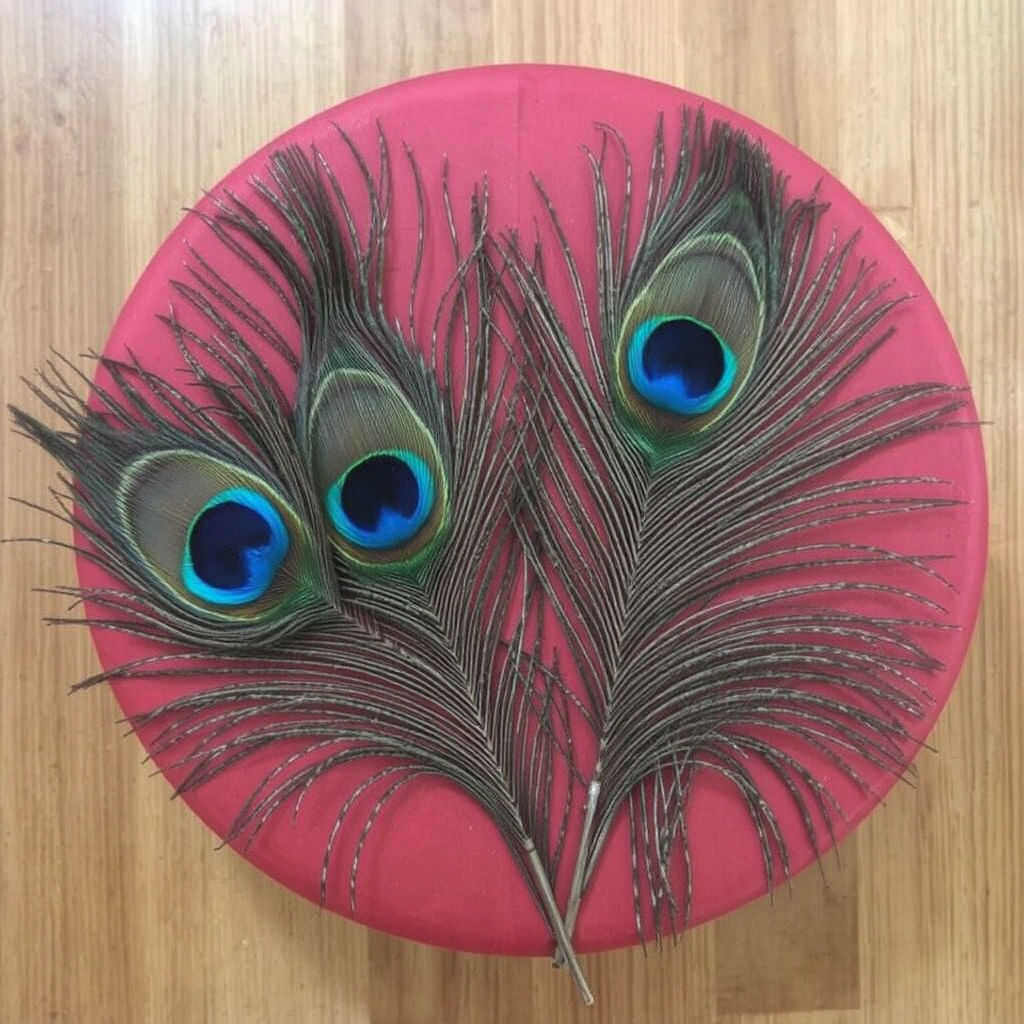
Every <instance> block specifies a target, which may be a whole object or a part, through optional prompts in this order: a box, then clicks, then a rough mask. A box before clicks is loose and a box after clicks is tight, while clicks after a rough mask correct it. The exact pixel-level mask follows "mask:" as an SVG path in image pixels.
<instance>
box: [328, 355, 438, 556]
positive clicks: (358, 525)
mask: <svg viewBox="0 0 1024 1024" xmlns="http://www.w3.org/2000/svg"><path fill="white" fill-rule="evenodd" d="M310 438H311V441H312V462H313V475H314V479H315V480H316V484H317V488H318V491H319V493H320V495H321V500H322V501H323V504H324V509H325V512H326V514H327V520H328V522H329V523H330V525H331V526H332V527H333V533H332V537H333V540H334V545H335V547H336V548H337V549H338V551H339V552H340V553H341V554H342V555H343V556H345V557H346V558H347V559H348V560H349V561H350V562H352V563H353V564H354V565H355V566H356V567H357V568H366V569H372V568H374V567H387V568H390V569H401V568H403V567H405V568H410V569H411V568H414V567H415V566H418V565H419V564H420V563H421V561H422V559H423V558H424V557H426V556H427V555H428V554H429V553H430V552H431V551H432V550H434V542H435V541H436V540H437V539H438V537H439V536H440V535H441V533H442V531H443V529H444V526H445V524H446V522H447V519H448V511H449V510H448V477H447V473H446V471H445V466H444V463H443V461H442V459H441V454H440V451H439V448H438V444H437V441H436V440H435V438H434V435H433V433H432V432H431V430H429V429H428V428H427V426H426V424H425V423H424V421H423V419H422V418H421V417H420V416H419V415H418V414H417V412H416V411H415V409H414V408H413V407H412V405H411V404H410V403H409V401H408V400H407V399H406V397H405V395H404V394H403V392H402V391H401V390H400V389H399V388H398V387H397V386H396V385H395V384H394V383H393V382H392V381H391V380H389V379H388V378H387V377H385V376H383V375H382V374H378V373H373V372H371V371H368V370H358V369H341V370H334V371H332V372H330V373H329V374H328V375H327V376H326V377H325V379H324V381H323V382H322V384H321V385H320V387H319V389H318V391H317V394H316V397H315V400H314V402H313V403H312V407H311V413H310Z"/></svg>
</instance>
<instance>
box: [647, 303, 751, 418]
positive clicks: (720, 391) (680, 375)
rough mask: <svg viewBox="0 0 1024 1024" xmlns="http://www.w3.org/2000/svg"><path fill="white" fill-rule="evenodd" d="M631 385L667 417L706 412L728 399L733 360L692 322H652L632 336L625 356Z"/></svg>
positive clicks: (683, 319)
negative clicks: (677, 414) (666, 411)
mask: <svg viewBox="0 0 1024 1024" xmlns="http://www.w3.org/2000/svg"><path fill="white" fill-rule="evenodd" d="M627 364H628V370H629V377H630V381H631V383H632V384H633V386H634V387H635V388H636V389H637V391H638V392H639V393H640V394H641V395H642V396H643V397H644V398H645V399H647V401H648V402H650V403H651V404H652V405H655V406H657V407H658V408H660V409H666V410H668V411H669V412H675V413H680V414H683V415H691V416H692V415H698V414H700V413H705V412H709V411H710V410H711V409H713V408H714V407H715V406H716V405H718V403H719V402H721V400H722V399H723V398H725V396H726V395H727V394H728V393H729V389H730V388H731V387H732V383H733V381H734V380H735V377H736V359H735V357H734V356H733V354H732V352H731V351H730V349H729V347H728V345H726V344H725V342H724V341H723V340H722V338H721V337H720V336H719V335H718V334H717V333H716V331H715V330H714V329H713V328H712V327H709V326H708V325H707V324H705V323H703V322H702V321H700V320H695V319H694V318H693V317H686V316H681V317H654V318H652V319H650V320H645V321H644V322H643V323H642V324H641V325H640V326H639V327H638V328H637V330H636V331H635V332H634V334H633V337H632V339H631V341H630V345H629V350H628V354H627Z"/></svg>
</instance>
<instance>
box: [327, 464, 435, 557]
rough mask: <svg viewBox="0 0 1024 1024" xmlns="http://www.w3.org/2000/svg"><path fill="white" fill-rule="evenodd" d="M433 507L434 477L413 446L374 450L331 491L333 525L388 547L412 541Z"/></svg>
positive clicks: (358, 539)
mask: <svg viewBox="0 0 1024 1024" xmlns="http://www.w3.org/2000/svg"><path fill="white" fill-rule="evenodd" d="M433 507H434V479H433V477H432V475H431V473H430V469H429V467H428V466H427V464H426V463H425V462H424V461H423V459H421V458H420V457H419V456H418V455H416V454H414V453H413V452H410V451H405V450H401V449H396V450H392V451H381V452H374V453H372V454H371V455H368V456H366V457H365V458H363V459H361V460H360V461H359V462H357V463H355V464H354V465H352V466H350V467H349V468H348V469H347V470H346V471H345V473H343V474H342V476H341V477H340V478H339V479H338V480H337V481H336V482H335V484H334V486H333V487H331V489H330V491H329V492H328V494H327V511H328V514H329V516H330V518H331V522H332V523H333V524H334V526H335V529H337V531H338V532H339V533H340V534H341V535H342V536H343V537H344V538H345V539H346V540H348V541H351V542H352V543H353V544H355V545H356V546H358V547H361V548H371V549H377V550H380V549H386V548H393V547H398V546H399V545H401V544H404V543H405V542H406V541H408V540H411V539H412V538H413V537H414V536H415V535H416V534H417V533H418V532H419V531H420V529H421V528H422V526H423V524H424V523H425V522H426V521H427V519H428V518H429V517H430V513H431V510H432V509H433Z"/></svg>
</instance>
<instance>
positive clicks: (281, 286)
mask: <svg viewBox="0 0 1024 1024" xmlns="http://www.w3.org/2000/svg"><path fill="white" fill-rule="evenodd" d="M338 132H339V137H340V140H341V148H342V149H343V151H344V152H345V153H346V154H347V156H348V157H349V158H350V159H348V160H347V161H346V162H345V166H344V168H343V169H339V168H337V167H335V166H334V165H333V164H332V162H331V161H329V160H328V159H327V158H326V156H325V155H324V154H323V152H322V151H321V150H320V149H318V148H317V147H315V146H314V147H311V148H310V149H309V150H308V151H307V150H304V149H300V148H297V147H289V148H287V149H284V150H281V151H279V152H276V153H275V154H273V155H272V156H271V157H270V160H269V164H268V172H267V176H266V177H264V178H257V179H254V180H253V181H252V182H251V185H252V190H251V196H250V197H247V198H243V197H241V196H239V195H237V194H233V193H224V194H220V195H217V196H215V197H213V198H212V199H211V201H210V202H209V203H208V204H206V206H205V207H204V208H203V209H202V210H201V211H199V212H198V213H197V216H199V217H200V218H201V219H202V220H203V222H204V223H205V225H206V227H207V228H208V229H209V230H210V232H211V233H212V235H213V236H214V237H215V239H216V240H217V241H218V242H219V243H220V244H221V245H223V246H224V247H226V249H227V251H228V252H229V253H230V254H231V256H232V258H233V259H234V260H235V261H237V265H238V267H239V268H241V269H242V270H243V271H244V273H243V276H245V275H246V274H248V275H253V274H254V275H256V280H258V281H259V282H260V283H261V285H262V286H263V288H264V290H265V291H267V292H268V293H269V294H270V295H271V296H272V297H273V300H274V301H275V302H276V303H277V304H279V305H280V306H281V307H282V308H283V309H284V310H286V311H287V316H288V319H289V320H290V321H291V322H292V323H294V325H295V331H296V334H297V336H298V338H299V342H300V344H299V351H298V354H297V356H296V355H295V354H294V353H293V350H292V346H291V345H290V344H289V338H288V337H286V336H285V334H284V333H282V332H281V331H280V330H279V329H278V328H277V327H275V325H274V321H273V318H272V317H270V316H269V315H268V314H267V311H266V309H262V308H258V307H257V305H255V304H254V303H253V302H252V301H251V300H250V299H249V298H247V296H246V295H245V294H244V291H243V289H241V288H239V287H237V286H236V285H235V284H233V283H231V281H229V280H228V276H226V275H224V274H223V273H220V272H218V271H217V270H216V269H215V268H214V267H213V265H212V264H211V263H210V262H209V261H208V260H206V259H205V258H204V257H203V256H202V255H201V253H200V252H199V251H193V252H192V254H191V256H192V258H191V260H190V261H189V264H188V266H189V268H190V269H189V274H188V277H187V278H186V279H183V280H181V281H178V282H176V283H175V285H174V287H175V292H176V295H177V296H178V297H179V298H180V300H181V307H180V309H179V310H177V311H174V310H172V312H171V313H170V315H168V316H167V317H166V318H165V327H166V328H167V332H166V333H165V334H164V335H163V337H164V338H165V339H166V343H168V344H176V345H177V348H178V350H179V352H180V355H181V362H182V363H183V365H184V368H185V370H186V375H187V378H188V380H187V385H184V386H182V387H181V388H175V387H172V385H170V384H169V383H167V382H166V381H165V380H164V379H162V378H161V377H159V376H157V375H156V374H154V373H152V372H150V371H148V370H147V369H145V368H144V366H143V365H142V364H141V363H140V362H139V361H133V362H131V363H129V364H121V363H116V362H113V361H111V360H109V359H102V360H101V361H100V362H101V369H102V371H103V373H104V374H105V379H106V381H107V382H106V383H103V382H99V383H97V384H96V385H95V386H94V387H93V389H92V396H91V399H89V400H87V401H82V400H80V399H79V398H77V397H75V388H74V387H72V386H71V384H72V382H71V381H69V380H68V370H67V368H66V367H63V366H61V365H58V364H54V365H53V366H51V367H50V369H49V370H48V371H45V372H44V373H42V374H41V376H40V378H39V380H38V381H37V382H36V383H34V384H32V385H31V387H32V390H33V391H34V393H35V395H36V396H37V397H38V398H39V399H40V400H41V401H42V402H43V404H44V405H46V406H48V407H49V408H50V410H51V411H52V412H54V413H55V414H56V415H57V416H58V417H59V418H60V419H61V420H62V426H61V429H54V428H51V427H48V426H45V425H44V424H43V423H42V422H41V421H40V420H38V419H36V418H35V417H33V416H31V415H29V414H27V413H25V412H22V411H20V410H14V412H13V415H14V418H15V422H16V424H17V426H18V428H19V429H20V430H21V431H22V433H24V434H25V435H27V436H28V437H30V438H31V439H33V440H34V441H36V442H37V443H38V444H40V445H41V446H42V447H43V448H44V449H45V450H46V451H48V452H49V453H50V454H51V455H53V456H54V457H55V458H56V459H57V460H58V461H59V462H60V463H61V464H62V465H63V466H64V468H65V469H66V470H67V472H68V473H69V474H70V481H69V487H70V500H69V499H61V500H60V502H59V505H58V508H57V510H56V514H57V515H58V516H59V517H60V518H61V519H62V520H63V521H65V522H66V523H69V524H70V525H72V526H73V527H75V528H76V529H77V530H78V531H79V535H80V537H81V540H82V546H81V549H80V550H81V551H82V553H83V554H85V555H86V556H87V557H89V558H91V559H93V560H94V561H95V562H96V563H97V564H98V565H99V566H100V567H101V568H102V569H103V570H105V571H106V573H108V574H109V576H111V577H113V578H114V579H115V580H117V581H119V584H120V585H123V588H124V589H123V590H109V589H99V588H85V589H82V590H79V591H77V592H76V596H78V597H80V598H82V599H84V600H85V601H87V602H88V603H89V604H90V605H91V606H92V607H93V608H95V609H98V614H97V615H96V616H94V617H92V618H91V619H90V620H89V621H91V622H93V623H94V624H99V625H104V626H109V627H110V628H115V629H124V630H129V631H132V632H135V633H139V634H141V635H142V636H144V637H146V638H148V639H152V640H154V641H164V642H171V643H172V644H173V645H174V647H173V649H172V650H170V651H167V652H165V653H156V654H154V655H152V656H150V657H147V658H144V659H142V660H139V661H135V662H133V663H130V664H126V665H121V666H118V667H114V668H112V669H110V670H109V671H105V672H103V673H100V674H98V675H96V676H93V677H91V678H90V679H88V680H84V681H83V682H82V683H81V684H80V686H89V685H93V684H95V683H98V682H100V681H102V680H107V679H119V680H138V681H142V680H145V679H152V678H154V677H158V676H163V677H174V678H179V679H182V680H188V679H190V678H196V679H198V678H202V680H203V685H201V686H188V687H185V688H183V692H182V693H181V695H180V696H178V697H176V698H174V699H172V700H170V701H167V702H165V703H163V704H161V705H159V706H157V707H154V708H152V709H151V710H150V711H149V712H148V713H146V714H144V715H141V716H139V717H138V718H137V719H135V720H134V721H133V723H132V724H133V725H134V726H135V727H136V728H138V729H145V730H146V734H147V738H148V739H149V747H150V750H151V752H152V753H154V754H156V755H158V756H159V755H171V756H175V755H176V761H175V765H176V767H177V768H178V769H180V770H182V771H183V781H182V782H181V783H180V784H179V785H178V792H188V791H190V790H192V789H194V788H195V787H197V786H200V785H202V784H204V783H206V782H208V781H209V780H211V779H213V778H215V777H217V776H218V775H220V774H221V773H223V772H227V771H229V770H230V769H231V767H232V766H233V765H236V764H238V763H239V762H242V761H244V760H245V759H246V758H248V757H250V756H252V755H255V754H257V753H260V752H262V751H266V750H268V749H270V750H280V751H281V752H282V753H281V755H280V758H279V759H278V761H277V763H276V764H275V765H274V766H273V768H272V769H271V770H270V771H269V772H268V773H267V774H266V776H265V777H264V778H263V779H262V781H261V783H260V785H259V786H258V787H257V788H256V790H255V791H254V792H252V793H251V794H249V796H248V798H247V799H246V800H245V802H244V805H243V806H242V807H241V809H240V810H239V813H238V815H237V817H236V820H235V823H234V826H233V828H232V829H231V831H230V833H229V835H228V836H227V839H228V840H236V839H237V840H240V841H244V842H245V843H251V842H252V841H253V840H254V839H255V838H256V836H257V835H258V834H259V832H260V830H261V829H262V828H263V827H264V826H265V824H266V823H267V822H268V821H269V820H270V818H271V817H272V816H273V815H275V814H276V813H277V812H278V811H279V810H280V809H281V808H284V807H287V806H293V807H295V808H297V807H298V806H299V805H300V804H301V802H302V800H303V799H304V797H305V794H306V793H307V792H308V791H309V790H310V789H311V788H312V787H313V786H314V785H315V784H316V783H317V782H318V781H320V780H322V779H325V778H327V777H328V776H329V775H330V773H331V772H332V770H333V769H336V768H339V767H340V766H342V765H346V764H350V763H352V762H356V761H358V762H364V763H365V764H366V775H365V778H364V780H363V782H362V783H361V784H360V785H358V786H357V787H356V789H355V790H354V792H351V794H350V795H349V796H347V798H346V799H345V800H344V802H343V803H342V804H341V806H339V808H338V812H337V818H336V820H335V822H334V826H333V828H332V829H331V831H330V836H329V839H328V841H327V844H326V848H325V851H324V857H323V863H322V874H321V899H322V900H323V901H326V900H327V899H328V895H329V890H330V887H331V886H332V884H333V883H332V873H333V865H332V853H333V851H334V849H335V843H336V840H337V837H338V835H339V833H340V831H341V829H342V827H343V826H344V825H345V824H346V823H347V822H348V821H349V819H350V818H354V817H359V816H361V818H362V827H361V830H360V832H359V840H358V843H357V844H356V847H355V854H354V856H353V859H352V862H351V864H350V866H349V886H348V888H349V899H350V901H351V903H352V904H353V905H354V903H355V898H356V877H357V869H358V865H359V856H360V853H361V851H362V849H363V847H364V844H365V842H366V839H367V836H368V834H369V832H370V829H371V828H372V826H373V824H374V823H375V822H376V820H377V818H378V816H379V814H380V812H381V810H382V809H383V807H384V806H385V805H386V804H387V802H388V801H389V800H390V799H391V797H393V796H394V795H395V794H396V793H397V792H398V791H399V790H401V788H402V787H403V786H405V785H407V784H408V783H409V782H410V781H412V780H415V779H419V778H423V777H425V776H436V777H440V778H442V779H444V780H447V781H448V782H450V783H451V784H453V785H455V786H457V787H459V788H460V789H461V790H463V791H464V792H466V793H467V794H469V796H470V797H472V798H473V799H474V800H475V801H476V802H477V803H478V804H479V805H480V806H481V807H482V808H483V809H484V810H485V811H486V812H487V813H488V814H489V815H490V817H491V819H492V820H493V822H494V824H495V826H496V827H497V829H498V830H499V832H500V833H501V835H502V838H503V840H504V842H505V844H506V845H507V847H508V849H509V852H510V855H511V856H512V858H513V860H514V862H515V864H516V865H517V867H518V868H519V870H520V871H521V873H522V876H523V879H524V882H525V884H526V885H527V886H528V887H529V891H530V893H531V895H532V896H533V898H534V900H535V901H536V903H537V905H538V908H539V910H540V912H541V913H542V915H543V917H544V920H545V921H546V923H547V925H548V927H549V928H550V930H551V932H552V934H553V935H554V937H555V939H556V942H557V943H558V944H559V946H560V947H564V948H563V949H562V955H563V956H565V957H567V958H568V959H569V961H570V964H571V965H572V969H573V972H574V976H575V978H576V980H577V982H578V984H579V987H580V989H581V991H582V992H583V994H584V996H585V998H586V999H587V1000H588V1001H589V999H590V996H589V992H588V991H587V988H586V983H585V981H584V979H583V977H582V974H581V973H580V971H579V967H578V965H577V964H576V961H575V957H574V955H573V953H572V950H571V948H570V947H569V945H568V937H567V935H566V933H565V931H564V929H563V927H562V921H561V916H560V913H559V911H558V908H557V906H556V903H555V898H554V895H553V892H552V887H551V879H552V878H553V877H554V875H555V873H556V872H557V869H558V863H559V860H560V857H561V846H562V835H563V833H564V831H565V822H566V816H567V813H568V807H569V797H568V795H567V794H566V793H565V792H564V790H565V786H566V783H565V782H564V781H559V782H557V783H556V777H557V776H559V773H560V770H556V767H555V764H556V761H559V762H567V761H568V760H569V759H570V740H569V734H568V714H569V711H568V707H569V702H568V697H567V695H566V693H565V691H564V688H563V687H562V686H561V684H560V682H559V681H558V680H557V678H556V677H555V676H554V675H553V674H552V673H550V672H548V671H546V670H544V668H543V666H542V665H541V663H540V655H539V652H540V649H541V645H542V643H543V636H542V634H541V631H540V627H539V626H537V625H536V624H535V623H539V622H541V621H542V620H543V618H544V615H543V605H544V601H545V590H544V588H543V587H542V586H541V585H540V583H539V582H538V581H537V580H536V578H535V576H534V574H533V572H532V569H531V567H530V565H529V564H528V563H527V562H526V560H525V559H524V558H523V557H522V553H521V551H520V550H519V548H518V546H517V544H516V538H517V536H518V535H519V533H521V532H526V533H529V527H524V526H522V524H519V523H518V520H519V519H520V517H521V515H522V511H523V506H524V500H523V496H522V493H521V486H520V477H521V466H522V465H523V464H525V463H528V462H529V461H530V460H531V459H532V458H534V457H535V452H534V451H533V448H534V447H535V446H533V445H532V444H531V441H530V436H529V431H528V430H527V424H528V423H529V422H530V421H531V419H532V413H531V410H530V396H529V395H528V394H526V393H525V392H524V391H523V389H522V387H521V385H520V383H519V382H518V381H517V379H516V375H515V373H514V370H515V366H514V360H512V359H510V358H509V357H508V356H507V354H505V349H506V347H507V346H506V345H505V344H503V343H500V342H501V339H499V338H497V336H496V329H495V327H494V317H493V312H494V307H495V304H496V299H495V289H494V287H493V279H492V273H491V268H490V265H489V261H488V260H487V259H486V258H485V257H484V255H483V254H484V240H485V237H486V221H487V192H486V186H485V187H483V188H482V189H479V188H478V189H477V191H476V193H475V194H474V196H473V197H472V201H471V204H470V235H471V239H470V243H469V245H468V247H465V248H466V251H462V247H460V240H459V231H458V230H457V227H456V222H457V217H456V214H455V211H454V208H453V203H452V200H451V196H450V194H449V189H448V185H447V173H446V171H445V172H444V174H443V176H442V204H443V209H444V211H445V215H446V217H445V219H446V222H447V224H448V227H449V229H450V233H451V243H452V263H453V268H454V269H453V272H452V276H451V283H450V285H449V287H448V288H447V290H446V292H445V299H444V302H443V303H442V306H441V308H440V309H438V311H437V313H436V316H435V319H434V322H433V324H432V325H430V328H429V330H430V337H429V340H428V342H427V344H426V345H423V346H421V344H420V340H419V338H418V337H417V336H416V333H415V324H414V322H413V314H412V311H413V310H414V309H415V290H416V287H417V281H418V278H419V269H420V256H419V255H418V258H417V267H416V273H415V274H414V280H413V283H412V291H413V294H412V295H411V296H410V300H409V310H410V312H409V315H408V316H407V323H406V325H405V327H404V329H403V327H402V325H401V322H400V320H398V319H395V318H394V317H392V316H391V314H390V312H389V311H388V310H387V309H386V307H385V301H384V278H385V274H386V267H387V256H386V240H387V237H388V233H389V217H390V208H391V200H390V195H391V188H392V168H391V161H390V158H389V153H388V147H387V144H386V141H385V137H384V135H383V132H380V133H379V136H378V157H379V170H378V171H376V172H374V171H372V170H371V169H370V165H369V163H368V161H367V159H366V158H365V157H364V156H363V154H362V153H361V152H360V151H359V149H358V148H357V147H356V145H355V144H354V143H353V142H352V141H351V140H350V139H349V137H348V136H347V135H345V134H344V133H342V132H341V131H340V129H339V130H338ZM406 155H407V157H408V169H409V174H410V187H411V188H413V189H415V192H416V195H417V199H418V208H419V217H418V225H417V230H418V239H419V240H418V248H417V252H418V254H420V255H421V254H422V251H423V233H424V230H425V217H424V211H423V206H424V199H423V196H424V189H423V184H422V180H421V175H420V172H419V170H418V168H417V165H416V163H415V161H414V160H413V158H412V155H411V153H408V151H407V154H406ZM357 194H358V195H360V196H361V200H362V202H361V204H358V203H354V202H353V201H352V199H351V198H350V197H351V196H353V195H357ZM364 210H365V211H368V213H366V216H365V218H364V222H361V221H360V217H361V216H362V211H364ZM152 343H153V342H152V341H151V342H150V344H152ZM497 350H500V354H499V355H498V356H497V357H496V355H495V353H496V351H497ZM261 351H262V352H263V353H264V354H265V356H266V357H267V358H268V359H269V358H273V359H275V360H277V361H278V362H281V361H283V362H284V364H285V365H287V366H290V367H291V368H292V370H293V371H294V384H295V393H294V397H290V396H288V397H286V395H285V394H284V392H283V391H282V387H281V385H280V384H278V383H277V382H276V380H275V375H274V374H272V373H271V372H270V370H269V369H268V366H267V361H266V359H264V358H261V355H260V352H261ZM424 353H426V355H424ZM72 503H73V504H72ZM569 784H570V785H571V778H570V780H569ZM560 808H561V809H560Z"/></svg>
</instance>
